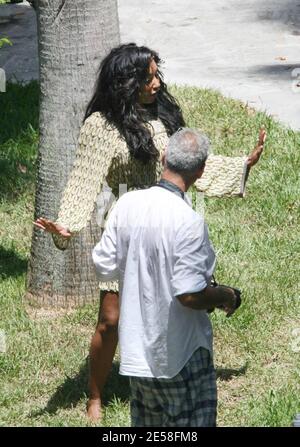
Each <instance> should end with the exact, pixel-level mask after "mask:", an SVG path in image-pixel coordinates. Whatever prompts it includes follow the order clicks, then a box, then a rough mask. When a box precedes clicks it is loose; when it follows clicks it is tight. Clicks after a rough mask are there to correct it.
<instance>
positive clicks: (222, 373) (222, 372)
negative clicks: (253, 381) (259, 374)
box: [217, 363, 248, 382]
mask: <svg viewBox="0 0 300 447" xmlns="http://www.w3.org/2000/svg"><path fill="white" fill-rule="evenodd" d="M247 369H248V365H247V363H246V364H245V365H244V366H242V367H241V368H239V369H230V368H228V369H227V368H224V369H223V368H217V379H220V380H224V381H225V382H226V381H227V380H231V379H232V378H233V377H238V376H244V375H245V374H246V371H247Z"/></svg>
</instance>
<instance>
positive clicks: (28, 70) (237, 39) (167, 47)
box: [0, 0, 300, 130]
mask: <svg viewBox="0 0 300 447" xmlns="http://www.w3.org/2000/svg"><path fill="white" fill-rule="evenodd" d="M118 3H119V17H120V31H121V40H122V42H130V41H134V42H137V43H138V44H145V45H147V46H149V47H152V48H153V49H155V50H157V51H158V52H159V54H160V56H161V57H162V58H163V59H164V60H165V64H164V66H163V70H164V73H165V80H166V81H167V82H175V83H177V84H179V85H182V84H187V85H196V86H199V87H212V88H215V89H218V90H220V91H221V92H222V93H223V94H225V95H227V96H231V97H234V98H238V99H241V100H243V101H244V102H248V103H249V105H250V106H252V107H255V108H257V109H260V110H265V111H267V112H268V113H270V114H272V115H273V116H274V117H275V118H278V119H279V120H281V121H282V122H284V123H286V124H287V125H289V126H291V127H292V128H294V129H299V130H300V0H264V2H261V1H260V0H211V1H210V2H209V1H207V0H205V1H204V0H185V1H181V0H163V1H162V0H148V1H147V2H144V1H141V0H119V2H118ZM7 6H8V5H7ZM7 6H6V8H7ZM10 8H13V10H14V11H22V12H23V13H24V14H23V16H22V17H21V16H20V17H15V18H14V19H13V20H12V21H10V22H9V23H6V24H5V23H3V24H2V25H1V15H2V14H1V10H3V7H2V8H1V7H0V34H6V35H8V36H11V39H12V40H13V41H14V45H13V47H3V48H2V49H1V51H0V67H1V66H2V67H3V68H4V69H5V71H6V73H7V77H8V78H10V77H11V76H14V77H15V78H17V79H21V80H28V79H30V78H37V77H38V64H37V43H36V24H35V13H34V10H33V9H31V8H30V7H29V5H28V3H27V2H24V3H23V4H16V5H11V6H10Z"/></svg>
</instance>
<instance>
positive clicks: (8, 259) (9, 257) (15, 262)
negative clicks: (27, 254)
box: [0, 246, 27, 279]
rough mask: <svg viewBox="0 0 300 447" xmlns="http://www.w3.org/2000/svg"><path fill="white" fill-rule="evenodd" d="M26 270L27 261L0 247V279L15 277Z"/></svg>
mask: <svg viewBox="0 0 300 447" xmlns="http://www.w3.org/2000/svg"><path fill="white" fill-rule="evenodd" d="M26 270H27V260H26V259H23V258H21V257H20V256H19V255H18V254H17V253H16V252H15V251H13V250H7V249H6V248H4V247H2V246H0V279H5V278H9V277H17V276H19V275H22V274H23V273H24V272H26Z"/></svg>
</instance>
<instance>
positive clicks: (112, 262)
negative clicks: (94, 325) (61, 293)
mask: <svg viewBox="0 0 300 447" xmlns="http://www.w3.org/2000/svg"><path fill="white" fill-rule="evenodd" d="M93 260H94V263H95V266H96V269H97V271H98V274H99V276H100V280H102V281H111V280H115V279H119V282H120V283H119V293H120V319H119V340H120V354H121V365H120V374H122V375H129V376H138V377H157V378H172V377H174V376H175V375H176V374H177V373H178V372H179V371H180V370H181V369H182V368H183V367H184V365H185V364H186V363H187V361H188V360H189V359H190V357H191V356H192V354H193V353H194V351H195V350H196V349H198V348H199V347H200V346H201V347H204V348H206V349H208V350H210V351H211V352H212V328H211V323H210V320H209V317H208V315H207V312H206V311H200V310H194V309H190V308H187V307H185V306H183V305H182V304H181V303H180V301H179V300H178V299H177V298H176V296H178V295H181V294H183V293H188V292H190V293H192V292H198V291H201V290H203V289H204V288H205V287H206V286H207V285H208V284H209V283H210V280H211V276H212V274H213V270H214V266H215V255H214V251H213V248H212V246H211V244H210V241H209V238H208V231H207V227H206V224H205V222H204V219H203V217H202V216H200V215H199V214H197V213H196V212H195V211H193V209H192V208H191V207H190V206H189V205H188V203H187V202H186V201H185V200H183V199H182V198H180V197H179V196H177V195H176V194H174V193H172V192H170V191H168V190H166V189H163V188H161V187H158V186H154V187H151V188H149V189H146V190H139V191H132V192H129V193H127V194H124V195H123V196H122V197H121V198H120V199H119V200H118V202H117V204H116V206H115V207H114V208H113V210H112V212H111V214H110V216H109V218H108V221H107V224H106V228H105V231H104V233H103V235H102V238H101V241H100V242H99V243H98V244H97V245H96V247H95V248H94V250H93Z"/></svg>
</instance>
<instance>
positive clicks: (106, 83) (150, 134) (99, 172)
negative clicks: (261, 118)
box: [35, 43, 265, 420]
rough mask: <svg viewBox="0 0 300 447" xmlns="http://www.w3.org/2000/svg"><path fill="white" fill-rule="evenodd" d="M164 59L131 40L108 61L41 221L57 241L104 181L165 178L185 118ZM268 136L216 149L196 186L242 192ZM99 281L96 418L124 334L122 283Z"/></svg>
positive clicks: (210, 191)
mask: <svg viewBox="0 0 300 447" xmlns="http://www.w3.org/2000/svg"><path fill="white" fill-rule="evenodd" d="M159 63H160V58H159V56H158V54H157V53H156V52H155V51H152V50H150V49H148V48H146V47H138V46H136V45H135V44H133V43H132V44H128V45H121V46H119V47H117V48H114V49H113V50H112V51H111V52H110V53H109V54H108V56H106V57H105V59H104V60H103V61H102V63H101V66H100V72H99V77H98V80H97V85H96V89H95V93H94V95H93V97H92V99H91V101H90V103H89V104H88V107H87V111H86V115H85V118H84V123H83V126H82V128H81V131H80V136H79V147H78V151H77V154H76V160H75V164H74V167H73V170H72V173H71V175H70V179H69V181H68V184H67V186H66V189H65V191H64V194H63V198H62V201H61V205H60V210H59V215H58V219H57V221H56V222H55V223H54V222H51V221H49V220H47V219H44V218H39V219H37V221H36V222H35V225H36V226H38V227H39V228H42V229H43V230H46V231H49V232H51V233H52V234H53V239H54V242H55V244H56V246H57V247H58V248H60V249H65V248H66V247H67V245H68V241H69V239H70V238H71V237H72V236H73V235H74V234H76V233H78V232H79V231H80V230H81V229H82V228H84V227H85V226H86V225H87V222H88V221H89V220H90V218H91V215H92V212H93V209H94V206H95V202H96V201H97V197H98V195H99V193H100V191H101V188H102V186H103V184H104V183H105V182H107V184H108V186H109V187H110V188H111V189H112V192H113V194H114V195H115V196H116V197H117V196H118V192H119V185H120V184H127V187H128V188H139V187H144V186H145V185H152V184H154V183H156V181H157V180H158V179H159V178H160V174H161V170H162V166H161V156H162V154H163V150H164V148H165V147H166V146H167V142H168V138H169V136H170V135H172V134H173V133H174V132H175V131H176V130H178V128H180V127H182V126H184V125H185V123H184V119H183V116H182V112H181V109H180V107H179V106H178V104H177V102H176V101H175V99H174V98H173V97H172V95H171V94H170V93H169V92H168V90H167V87H166V85H165V84H164V82H163V80H162V75H161V73H160V71H159ZM264 139H265V133H264V131H262V130H261V131H260V137H259V143H258V145H257V146H256V148H255V149H254V151H253V152H252V154H251V155H250V156H249V157H248V158H247V157H234V158H231V157H222V156H210V157H209V159H208V160H207V163H206V168H205V174H204V176H203V178H202V179H201V181H199V182H198V183H197V184H196V187H197V188H198V189H199V190H200V191H204V193H205V194H206V195H207V196H220V195H223V196H224V195H225V196H233V195H239V194H240V185H241V180H242V178H243V176H245V172H246V173H248V171H249V169H250V167H251V166H253V165H254V164H255V163H256V162H257V161H258V159H259V157H260V155H261V152H262V150H263V143H264ZM245 166H246V170H245ZM100 289H101V304H100V310H99V317H98V324H97V328H96V332H95V334H94V336H93V338H92V342H91V349H90V381H89V386H90V399H89V401H88V405H87V411H88V416H89V417H90V418H91V419H92V420H97V419H98V418H99V417H100V414H101V398H100V396H101V392H102V389H103V386H104V384H105V381H106V378H107V375H108V372H109V370H110V368H111V364H112V360H113V357H114V353H115V350H116V346H117V342H118V334H117V327H118V316H119V310H118V284H117V283H116V282H110V283H105V284H104V283H101V284H100Z"/></svg>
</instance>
